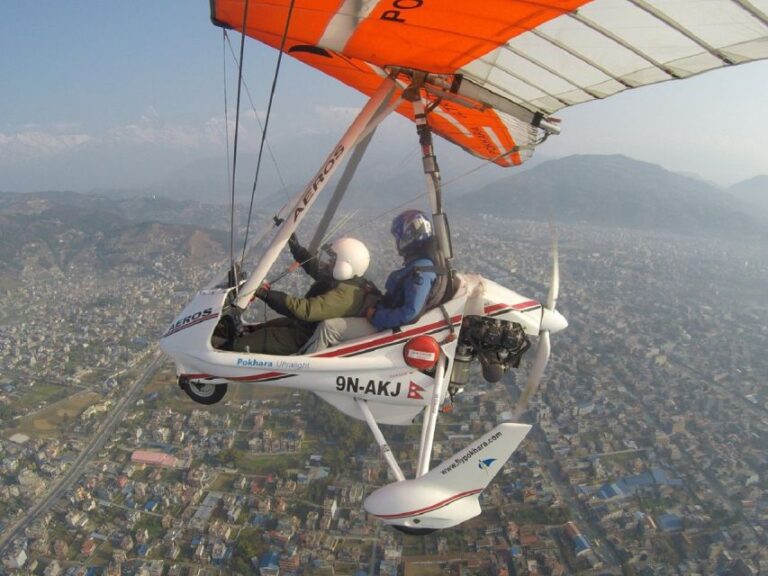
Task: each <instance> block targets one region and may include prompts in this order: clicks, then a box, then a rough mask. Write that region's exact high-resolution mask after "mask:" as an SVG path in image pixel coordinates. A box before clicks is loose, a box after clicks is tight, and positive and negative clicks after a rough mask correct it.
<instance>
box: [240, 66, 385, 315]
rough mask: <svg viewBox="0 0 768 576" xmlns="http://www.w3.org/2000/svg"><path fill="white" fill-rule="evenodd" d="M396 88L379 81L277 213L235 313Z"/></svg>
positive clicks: (379, 118) (380, 115)
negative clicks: (311, 175) (278, 221)
mask: <svg viewBox="0 0 768 576" xmlns="http://www.w3.org/2000/svg"><path fill="white" fill-rule="evenodd" d="M396 88H397V84H396V83H395V80H394V78H392V77H391V76H388V77H387V78H385V79H384V80H383V81H382V83H381V85H380V86H379V88H378V89H377V90H376V92H375V93H374V94H373V96H371V98H370V99H369V100H368V103H367V104H366V105H365V107H363V109H362V110H361V111H360V113H359V114H358V115H357V118H355V120H354V122H352V125H351V126H350V127H349V128H348V129H347V131H346V132H345V133H344V135H343V136H342V137H341V140H339V143H338V144H337V145H336V146H335V147H334V149H333V150H332V151H331V153H330V154H329V155H328V157H327V158H326V160H325V162H324V163H323V165H322V166H321V167H320V169H319V170H318V171H317V174H315V177H314V178H312V180H310V182H309V184H307V186H306V187H305V188H304V189H303V190H302V191H301V192H299V193H298V194H297V195H296V196H295V197H294V198H293V199H292V200H291V201H290V202H289V203H288V204H287V205H286V206H285V208H284V209H283V210H281V217H282V218H284V221H283V223H282V225H281V226H280V229H279V230H278V231H277V234H276V235H275V237H274V238H273V239H272V243H271V244H270V245H269V246H268V247H267V249H266V251H265V252H264V254H263V256H262V257H261V260H260V261H259V263H258V264H257V265H256V269H255V270H254V271H253V272H252V273H251V276H250V278H248V280H247V281H246V282H245V284H243V286H242V288H241V289H240V291H239V293H238V295H237V298H236V299H235V302H234V304H235V306H237V307H238V308H239V309H241V310H245V309H246V308H247V307H248V305H249V304H250V302H251V298H252V297H253V294H254V293H255V292H256V289H257V288H258V287H259V286H260V285H261V283H262V282H263V281H264V278H265V277H266V275H267V272H269V270H270V268H272V265H273V264H274V263H275V261H276V260H277V259H278V257H279V256H280V252H281V251H282V249H283V247H284V246H285V244H286V243H287V242H288V238H290V236H291V234H293V232H294V230H296V227H297V226H298V225H299V223H300V222H301V221H302V220H303V219H304V216H306V214H307V212H308V211H309V209H310V208H311V207H312V204H314V202H315V200H316V199H317V197H318V195H319V194H320V193H321V192H322V190H323V188H325V185H326V184H327V183H328V181H329V180H330V179H331V177H332V176H333V174H334V172H335V171H336V169H337V168H338V167H339V165H340V164H341V163H342V161H343V160H344V158H345V157H346V155H347V154H348V153H349V151H350V150H351V149H352V148H353V147H354V146H355V144H357V142H358V141H359V140H360V138H361V136H363V135H365V134H367V133H368V132H369V131H370V130H371V129H372V128H373V127H374V126H375V125H378V124H380V123H381V122H382V121H383V120H384V118H386V116H387V115H386V114H385V113H383V112H381V111H380V110H381V107H382V105H385V106H386V104H388V103H389V100H390V98H391V97H392V94H393V93H394V91H395V89H396Z"/></svg>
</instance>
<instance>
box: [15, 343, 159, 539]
mask: <svg viewBox="0 0 768 576" xmlns="http://www.w3.org/2000/svg"><path fill="white" fill-rule="evenodd" d="M151 358H152V359H151V360H150V361H149V363H148V364H147V365H146V367H145V368H144V371H143V372H142V374H141V376H139V377H138V378H137V379H136V380H135V381H134V382H133V384H131V385H130V386H129V387H128V388H127V389H126V390H125V394H123V396H122V397H121V398H120V399H119V400H118V401H117V403H116V404H115V406H114V408H113V409H112V411H111V412H109V414H108V416H107V417H106V418H105V419H104V421H103V422H102V423H101V425H100V426H99V428H98V430H96V431H95V432H94V434H93V436H92V438H91V441H90V442H89V443H88V444H87V445H86V446H85V448H83V451H82V452H81V453H80V455H79V456H78V457H77V459H76V460H75V461H74V462H73V463H72V465H71V466H70V467H69V470H67V471H66V472H65V473H64V475H63V476H61V477H60V478H57V479H56V480H54V481H53V483H51V485H50V487H49V489H48V492H47V494H46V495H45V496H43V497H42V500H40V501H39V502H38V503H37V504H35V505H34V506H32V507H31V508H30V509H29V510H28V511H27V513H26V514H25V515H24V516H23V517H22V518H20V519H19V520H17V521H16V523H15V524H13V525H12V526H9V527H8V528H7V529H6V530H5V532H3V533H2V534H0V553H4V552H5V550H4V549H5V546H6V545H7V544H8V543H9V542H12V541H13V539H14V538H16V537H18V536H20V535H22V534H23V533H24V531H25V530H26V529H27V527H28V526H29V525H30V524H31V523H32V522H34V520H35V519H36V518H37V516H38V515H39V514H40V513H41V512H44V511H45V510H48V509H49V508H50V507H51V506H53V505H54V504H55V503H56V501H57V500H58V499H59V498H61V497H62V495H63V494H64V493H65V492H67V491H68V490H69V489H70V488H72V486H73V485H74V484H75V482H77V480H78V479H79V478H80V475H81V474H82V473H83V470H84V469H85V467H86V465H87V464H88V462H90V460H91V459H92V458H93V456H94V454H96V453H97V452H99V451H100V450H101V449H102V448H103V447H104V445H105V444H106V442H107V440H108V439H109V437H110V435H111V434H112V432H113V430H114V429H115V427H116V426H117V425H118V424H119V423H120V422H122V420H123V414H124V413H125V411H126V409H127V408H129V407H130V406H132V405H133V403H134V401H135V400H136V397H137V396H138V395H139V393H140V392H141V390H142V389H143V388H144V386H146V384H147V382H149V380H150V378H152V376H154V374H155V372H157V369H158V368H159V367H160V365H161V363H162V360H163V356H162V354H161V353H160V352H159V351H158V350H156V351H155V352H154V353H152V355H151Z"/></svg>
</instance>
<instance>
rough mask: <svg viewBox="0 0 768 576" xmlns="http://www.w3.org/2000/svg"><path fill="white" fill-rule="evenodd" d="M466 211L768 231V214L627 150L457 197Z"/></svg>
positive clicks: (540, 169) (706, 230)
mask: <svg viewBox="0 0 768 576" xmlns="http://www.w3.org/2000/svg"><path fill="white" fill-rule="evenodd" d="M455 204H456V205H458V207H459V208H460V209H461V210H463V211H465V212H472V213H482V212H486V213H494V214H497V215H499V216H507V217H514V218H521V219H531V220H548V219H550V218H553V219H554V220H556V221H561V222H569V223H587V224H592V225H597V226H607V227H626V228H638V229H645V230H658V231H666V232H677V233H683V234H708V235H712V234H715V235H726V236H734V237H745V236H764V235H765V234H766V230H767V229H768V222H766V220H762V221H761V220H759V219H756V218H755V217H754V215H753V214H750V213H749V209H748V207H747V206H746V205H744V204H742V203H740V202H739V201H737V200H736V199H734V198H733V197H732V196H731V195H729V194H728V193H727V192H725V191H723V190H721V189H719V188H717V187H715V186H713V185H711V184H708V183H706V182H703V181H701V180H700V179H696V178H691V177H689V176H685V175H681V174H676V173H673V172H669V171H668V170H665V169H664V168H662V167H661V166H657V165H655V164H649V163H647V162H640V161H637V160H632V159H630V158H627V157H625V156H619V155H613V156H586V155H585V156H569V157H567V158H562V159H557V160H550V161H548V162H544V163H543V164H541V165H539V166H536V167H534V168H531V169H530V170H528V171H526V172H523V173H519V174H513V175H511V176H509V177H507V178H504V179H502V180H499V181H497V182H495V183H493V184H490V185H488V186H485V187H484V188H482V189H480V190H479V191H477V192H476V193H474V194H468V195H465V196H463V197H461V198H460V199H459V200H458V201H457V202H455Z"/></svg>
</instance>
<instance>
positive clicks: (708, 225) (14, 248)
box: [0, 155, 768, 272]
mask: <svg viewBox="0 0 768 576" xmlns="http://www.w3.org/2000/svg"><path fill="white" fill-rule="evenodd" d="M361 168H362V167H361ZM376 174H377V176H378V177H377V178H374V177H372V175H371V174H370V173H367V174H365V175H364V178H365V179H364V180H363V182H364V184H365V192H366V193H365V194H364V195H362V198H358V199H357V200H350V202H349V204H351V205H355V204H357V205H360V204H365V205H366V207H367V208H368V210H370V211H373V212H374V213H381V212H384V211H386V210H387V209H390V208H393V207H395V206H398V205H399V204H401V203H403V202H404V201H407V200H408V199H409V198H411V197H413V196H414V195H415V193H418V191H419V190H423V175H420V179H422V180H421V181H420V186H421V188H420V189H414V186H411V185H407V186H404V185H402V184H403V183H404V182H405V180H403V179H405V178H406V177H405V176H403V179H401V178H400V176H399V175H397V174H396V175H395V176H394V177H392V176H390V177H389V178H385V176H386V171H384V170H383V169H380V170H379V172H377V173H376ZM393 182H395V183H399V184H401V185H400V186H395V185H393ZM358 186H359V184H358ZM353 193H354V190H351V191H350V195H353ZM284 201H285V200H284V198H283V199H282V201H281V202H280V203H282V202H284ZM425 203H426V202H425V201H424V200H420V201H419V202H418V203H416V204H417V205H424V204H425ZM445 204H446V210H447V211H448V213H449V214H457V213H460V214H464V215H467V214H477V213H492V214H495V215H498V216H504V217H509V218H515V219H526V220H541V221H548V220H551V219H552V220H555V221H559V222H566V223H585V224H589V225H594V226H599V227H606V228H617V227H623V228H636V229H646V230H656V231H662V232H674V233H681V234H690V235H707V236H716V237H717V236H720V237H729V238H740V239H748V240H752V239H756V238H757V239H761V240H764V239H766V238H768V176H757V177H755V178H752V179H750V180H746V181H744V182H741V183H739V184H737V185H735V186H733V187H731V188H729V189H725V190H724V189H721V188H718V187H717V186H715V185H713V184H710V183H707V182H704V181H702V180H701V179H698V178H696V177H691V176H689V175H683V174H677V173H673V172H670V171H668V170H665V169H664V168H662V167H661V166H657V165H654V164H649V163H647V162H640V161H637V160H632V159H630V158H626V157H624V156H618V155H614V156H586V155H585V156H570V157H567V158H561V159H557V160H549V161H545V162H542V163H540V164H538V165H535V164H534V165H533V166H532V167H530V168H528V169H527V170H525V171H522V172H516V173H514V172H513V173H511V174H510V175H509V176H507V177H504V178H502V179H500V180H497V181H495V182H492V183H490V184H487V185H484V186H482V187H480V188H479V189H477V190H475V191H473V192H468V193H465V194H463V195H461V196H456V195H453V196H451V195H448V196H447V198H446V202H445ZM236 208H237V209H236V211H235V225H236V226H237V227H241V226H242V225H243V224H244V221H245V214H247V208H245V207H241V206H238V207H236ZM230 217H231V214H230V207H228V206H226V205H223V204H219V205H214V204H203V203H201V202H198V201H194V200H188V199H175V198H172V197H162V196H151V195H150V196H147V195H144V196H132V195H130V194H125V193H124V194H116V193H107V192H102V193H97V194H80V193H77V192H39V193H29V194H15V193H8V192H5V193H3V192H0V229H2V236H1V237H0V272H2V271H10V272H14V271H15V272H18V270H20V269H21V268H24V267H25V266H26V267H29V266H34V267H37V268H40V269H43V268H46V267H53V268H56V267H58V268H64V267H66V266H68V265H70V264H72V263H87V264H88V265H92V266H98V267H105V266H109V267H114V266H119V265H121V264H126V263H131V262H133V263H136V261H137V258H138V259H140V258H141V257H145V256H146V257H152V256H153V255H154V254H168V253H171V254H177V255H178V256H179V257H180V258H192V259H195V258H215V259H218V258H222V257H224V255H226V253H227V252H228V242H229V238H228V236H229V233H228V231H229V221H230ZM259 217H265V216H264V215H263V214H261V215H260V216H259ZM387 217H388V216H387Z"/></svg>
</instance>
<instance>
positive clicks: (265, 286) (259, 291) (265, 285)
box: [251, 282, 269, 302]
mask: <svg viewBox="0 0 768 576" xmlns="http://www.w3.org/2000/svg"><path fill="white" fill-rule="evenodd" d="M267 294H269V282H262V283H261V286H259V287H258V288H256V291H255V292H254V293H253V298H251V302H253V301H254V300H256V298H258V299H259V300H264V299H265V298H266V297H267Z"/></svg>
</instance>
